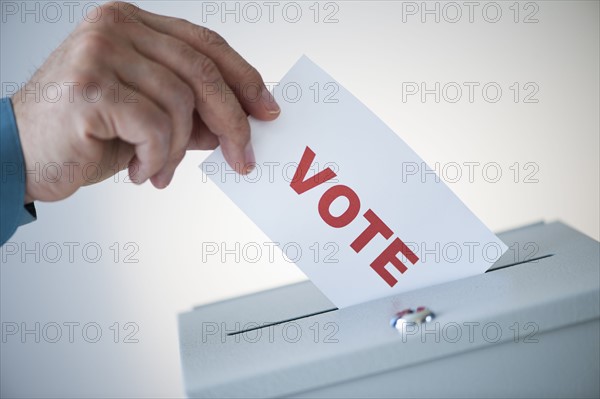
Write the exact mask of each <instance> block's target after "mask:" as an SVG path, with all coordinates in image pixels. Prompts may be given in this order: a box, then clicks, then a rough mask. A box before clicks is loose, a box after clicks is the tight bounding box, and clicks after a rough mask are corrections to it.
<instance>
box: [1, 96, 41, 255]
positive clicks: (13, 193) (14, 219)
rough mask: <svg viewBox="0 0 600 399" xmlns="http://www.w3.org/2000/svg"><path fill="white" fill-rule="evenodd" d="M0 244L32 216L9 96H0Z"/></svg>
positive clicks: (33, 214) (21, 154)
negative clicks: (27, 201) (0, 97)
mask: <svg viewBox="0 0 600 399" xmlns="http://www.w3.org/2000/svg"><path fill="white" fill-rule="evenodd" d="M0 172H1V175H0V245H2V244H4V243H5V242H6V241H7V240H8V239H9V238H10V237H11V236H12V235H13V234H14V232H15V231H16V230H17V227H19V226H21V225H24V224H27V223H29V222H32V221H34V220H35V219H36V217H37V215H36V212H35V206H34V205H33V203H31V204H27V205H24V202H25V161H24V159H23V150H22V148H21V140H20V139H19V131H18V130H17V123H16V120H15V114H14V111H13V108H12V103H11V101H10V98H3V99H0Z"/></svg>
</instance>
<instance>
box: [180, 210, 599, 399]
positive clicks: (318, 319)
mask: <svg viewBox="0 0 600 399" xmlns="http://www.w3.org/2000/svg"><path fill="white" fill-rule="evenodd" d="M499 237H500V238H501V239H502V241H503V242H504V243H505V244H506V245H507V246H508V247H509V250H508V251H507V252H506V253H505V254H504V255H503V256H502V258H501V259H500V260H498V261H497V262H496V263H495V264H494V266H492V267H491V268H490V269H489V270H488V271H487V272H486V273H484V274H481V275H477V276H474V277H468V278H463V279H460V280H456V281H452V282H449V283H444V284H439V285H434V286H430V287H427V288H422V289H418V290H414V291H410V292H406V293H403V294H399V295H395V296H391V297H387V298H383V299H378V300H375V301H370V302H366V303H363V304H359V305H355V306H350V307H347V308H344V309H337V308H335V306H334V305H332V303H331V302H330V301H329V300H328V299H327V298H326V297H325V296H324V295H323V294H322V293H321V292H320V291H319V290H318V289H317V288H316V287H315V286H314V285H313V284H312V283H311V282H310V281H305V282H302V283H298V284H293V285H289V286H284V287H280V288H275V289H272V290H268V291H264V292H259V293H256V294H252V295H247V296H243V297H240V298H235V299H231V300H227V301H223V302H218V303H214V304H210V305H206V306H201V307H198V308H195V309H193V310H192V311H190V312H188V313H184V314H181V315H180V317H179V336H180V349H181V359H182V365H183V374H184V381H185V386H186V391H187V393H188V395H189V396H191V397H311V398H312V397H377V398H379V397H488V396H494V397H515V396H519V397H540V396H550V397H566V396H568V397H598V396H599V395H600V388H599V386H600V385H599V379H598V376H599V375H600V329H599V326H600V323H599V316H600V295H599V293H600V274H599V269H600V259H599V258H600V245H599V243H598V242H596V241H594V240H592V239H591V238H589V237H587V236H585V235H583V234H581V233H579V232H578V231H576V230H574V229H572V228H570V227H568V226H566V225H564V224H563V223H560V222H555V223H549V224H546V223H538V224H533V225H529V226H525V227H522V228H518V229H514V230H511V231H507V232H504V233H501V234H499ZM432 256H434V254H433V255H432Z"/></svg>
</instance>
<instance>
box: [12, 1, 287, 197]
mask: <svg viewBox="0 0 600 399" xmlns="http://www.w3.org/2000/svg"><path fill="white" fill-rule="evenodd" d="M88 20H89V21H84V22H82V23H81V24H80V25H79V26H78V27H77V28H76V29H75V31H74V32H73V33H72V34H71V35H70V36H69V37H68V38H67V39H66V40H65V41H64V42H63V43H62V44H61V45H60V46H59V47H58V49H56V50H55V51H54V52H53V53H52V54H51V55H50V57H49V58H48V60H47V61H46V62H45V63H44V65H43V66H42V67H41V68H40V69H39V70H38V71H37V72H36V73H35V75H34V76H33V78H32V79H31V81H30V82H28V83H27V84H26V85H25V87H24V88H22V89H21V90H20V91H19V92H17V93H15V95H14V96H13V97H12V102H13V106H14V110H15V116H16V120H17V125H18V128H19V134H20V138H21V144H22V148H23V154H24V158H25V165H26V169H27V170H28V171H29V173H28V174H27V177H26V201H27V202H30V201H33V200H42V201H56V200H60V199H63V198H65V197H68V196H69V195H71V194H72V193H74V192H75V191H76V190H77V189H78V188H79V187H81V186H82V185H86V184H91V183H92V182H93V183H95V182H97V181H101V180H104V179H106V178H108V177H110V176H112V175H113V174H115V173H117V172H118V171H120V170H122V169H124V168H126V167H127V168H128V169H129V170H128V173H129V176H130V178H131V179H132V180H133V181H134V182H136V183H143V182H144V181H146V180H147V179H150V180H151V182H152V184H153V185H154V186H155V187H157V188H164V187H166V186H167V185H168V184H169V183H170V181H171V179H172V177H173V174H174V172H175V168H176V167H177V165H178V164H179V163H180V162H181V160H182V159H183V157H184V155H185V153H186V150H193V149H201V150H207V149H214V148H216V146H217V145H219V144H220V145H221V147H222V150H223V154H224V156H225V159H226V160H227V162H228V163H229V165H231V167H233V168H234V169H235V170H236V171H237V172H238V173H242V174H243V173H248V172H249V171H250V170H251V169H252V167H253V163H254V161H255V160H254V154H253V151H252V147H251V145H250V126H249V124H248V119H247V114H250V115H252V116H254V117H255V118H258V119H261V120H266V121H268V120H273V119H275V118H277V116H278V114H279V107H278V105H277V104H276V103H275V101H274V100H273V98H272V96H271V95H270V93H269V91H268V90H267V89H266V87H265V84H264V82H263V80H262V78H261V76H260V74H259V73H258V72H257V71H256V70H255V69H254V68H253V67H252V66H251V65H250V64H248V62H246V61H245V60H244V59H243V58H242V57H241V56H240V55H239V54H238V53H236V52H235V51H234V50H233V49H232V48H231V47H230V46H229V45H228V44H227V42H226V41H225V40H224V39H222V38H221V37H220V36H219V35H218V34H216V33H215V32H213V31H211V30H209V29H207V28H203V27H200V26H197V25H194V24H192V23H190V22H187V21H185V20H181V19H176V18H170V17H164V16H160V15H156V14H152V13H149V12H147V11H144V10H141V9H139V8H137V7H135V6H133V5H131V4H128V3H122V2H114V3H107V4H104V5H103V6H101V7H99V8H98V9H96V13H95V15H94V16H90V18H88ZM57 93H58V94H59V95H57ZM48 165H50V166H51V167H50V166H48ZM90 165H92V166H93V167H90ZM41 171H44V173H42V176H41V177H40V176H39V175H38V176H35V175H36V174H40V173H41ZM31 174H33V176H32V175H31ZM96 175H97V176H96ZM90 176H91V177H90ZM92 178H93V181H91V179H92Z"/></svg>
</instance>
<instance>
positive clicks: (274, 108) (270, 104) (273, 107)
mask: <svg viewBox="0 0 600 399" xmlns="http://www.w3.org/2000/svg"><path fill="white" fill-rule="evenodd" d="M261 98H262V102H263V104H264V105H265V108H266V110H267V112H269V113H270V114H272V115H276V114H278V113H280V112H281V108H279V105H277V102H276V101H275V98H273V95H272V94H271V92H270V91H269V90H268V89H267V88H266V87H263V89H262V93H261Z"/></svg>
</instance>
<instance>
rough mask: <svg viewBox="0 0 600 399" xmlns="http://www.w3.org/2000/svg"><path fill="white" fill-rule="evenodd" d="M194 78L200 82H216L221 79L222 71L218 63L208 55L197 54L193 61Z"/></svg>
mask: <svg viewBox="0 0 600 399" xmlns="http://www.w3.org/2000/svg"><path fill="white" fill-rule="evenodd" d="M192 72H193V74H194V78H195V79H196V80H199V81H200V83H216V82H218V81H219V80H221V73H220V72H219V68H218V67H217V64H215V63H214V62H213V60H211V59H210V58H208V57H204V56H196V57H195V59H194V61H193V62H192Z"/></svg>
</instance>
